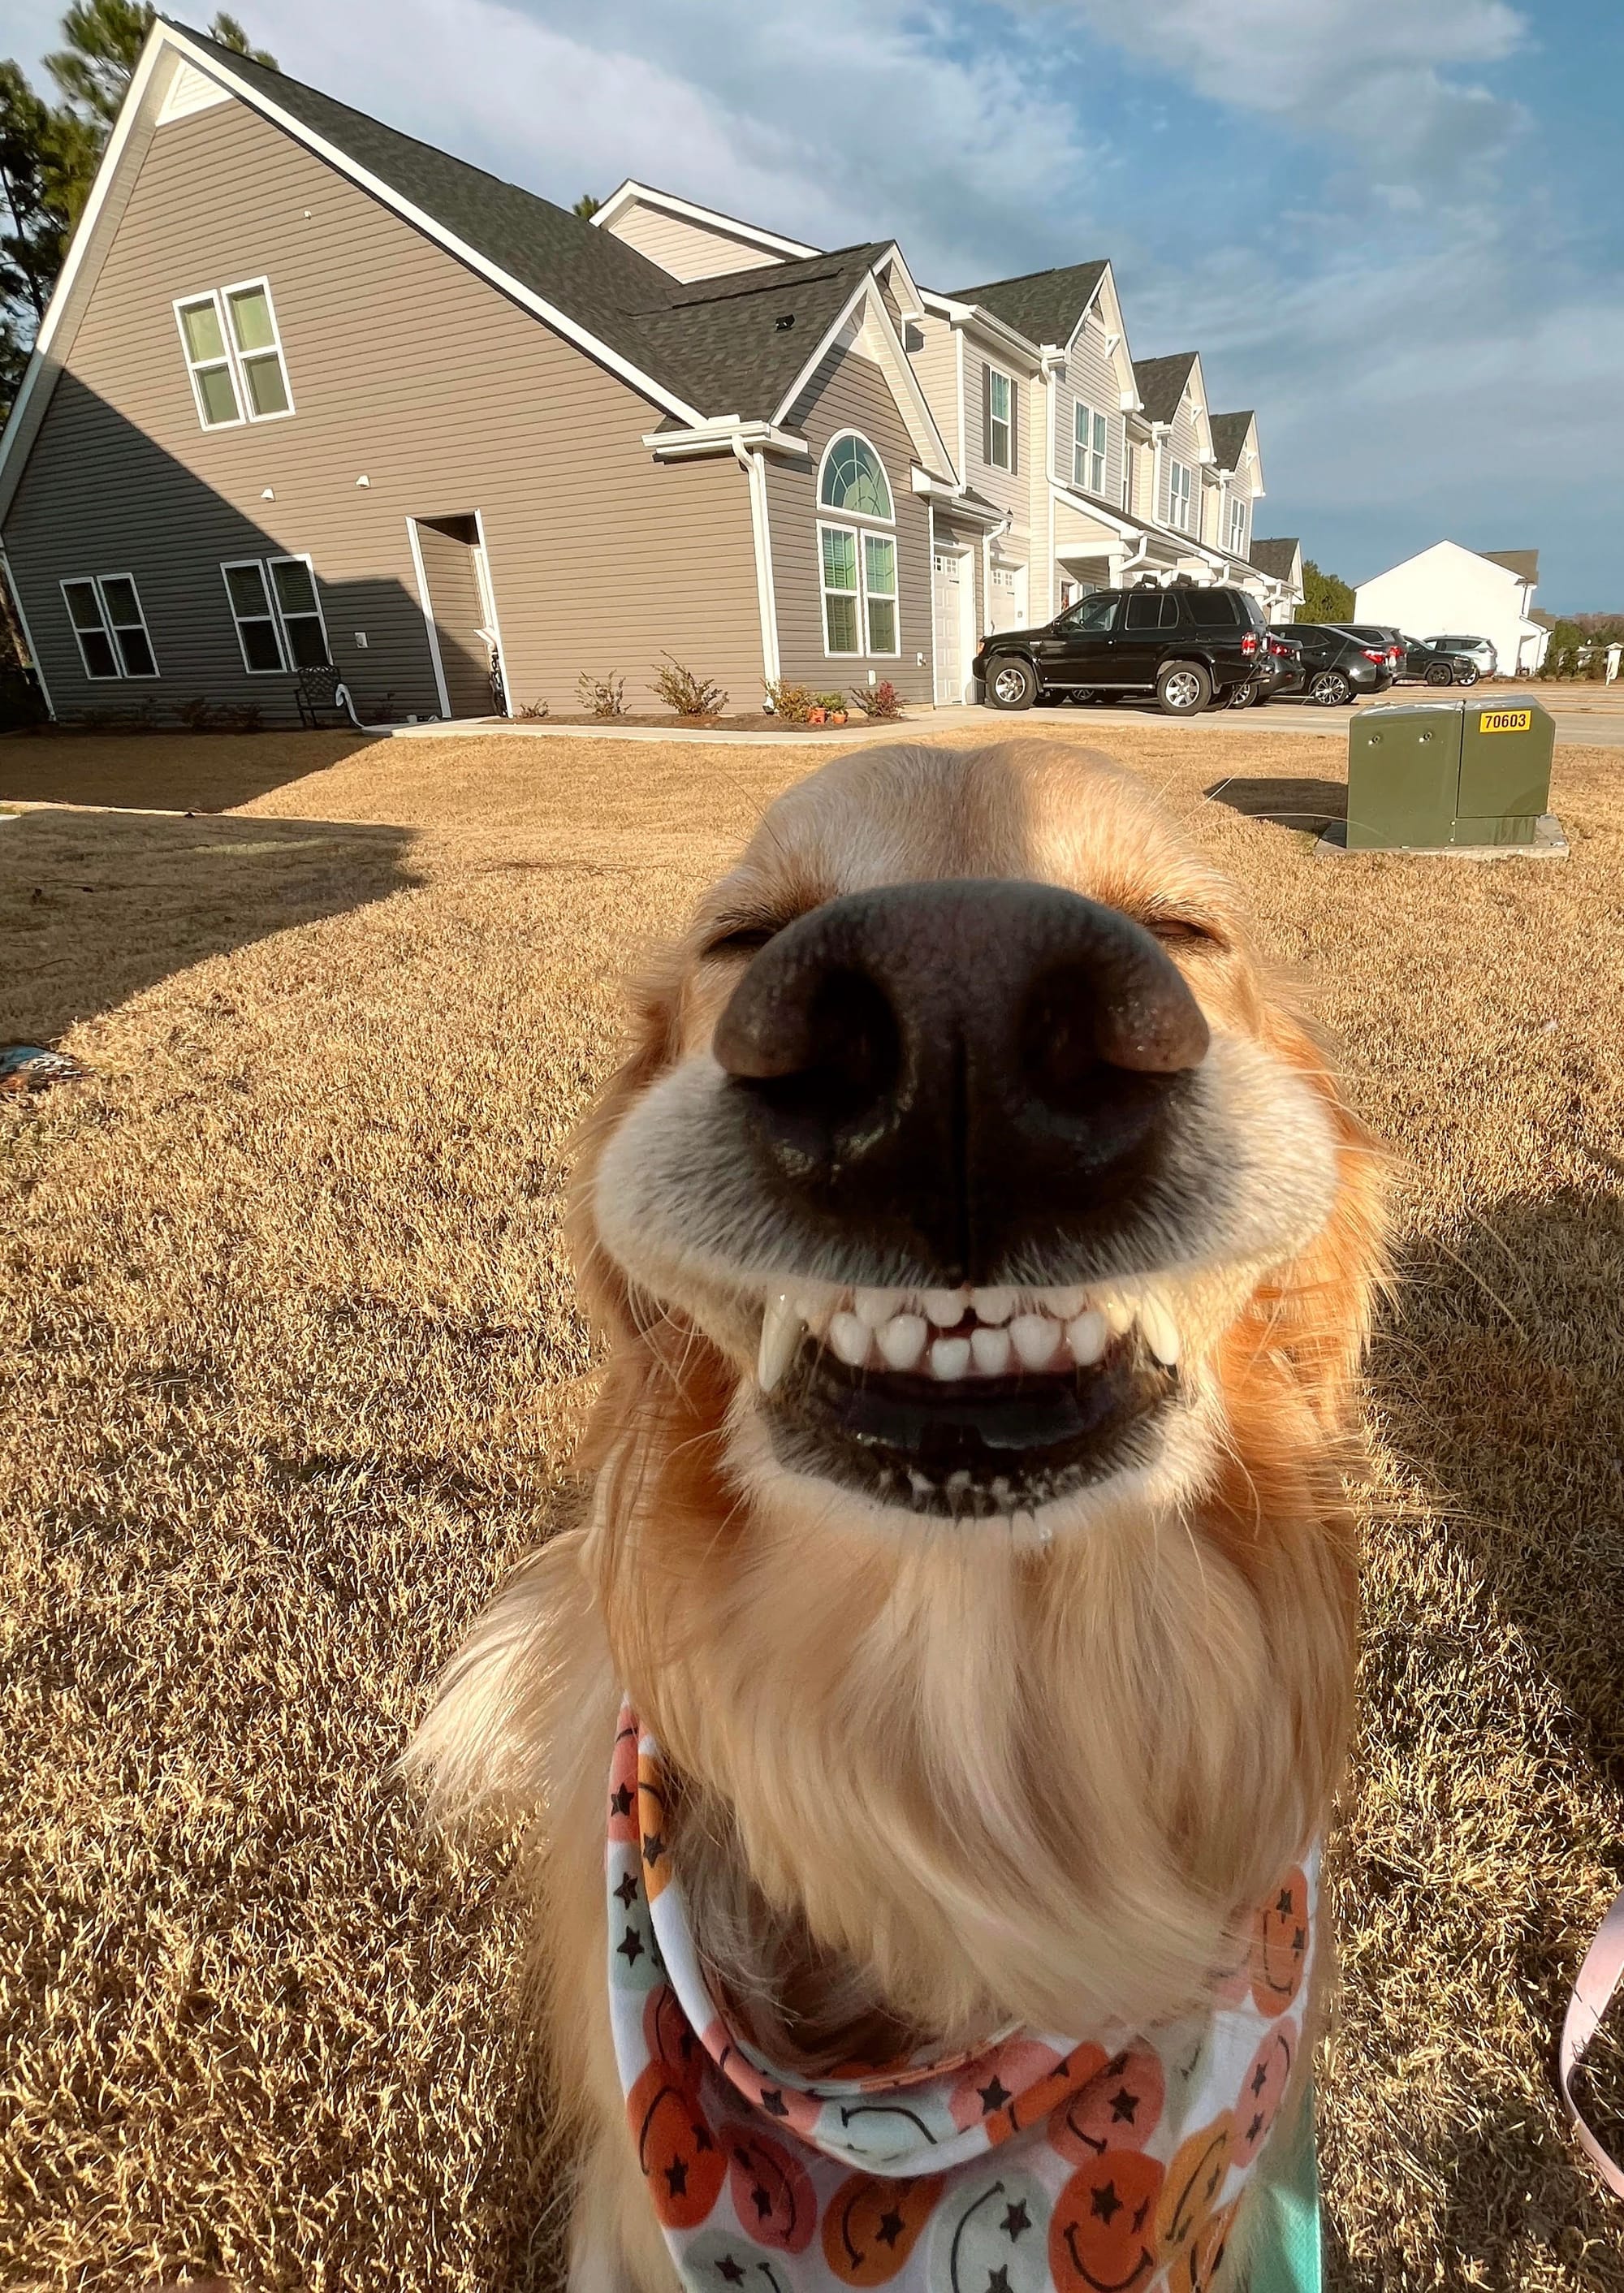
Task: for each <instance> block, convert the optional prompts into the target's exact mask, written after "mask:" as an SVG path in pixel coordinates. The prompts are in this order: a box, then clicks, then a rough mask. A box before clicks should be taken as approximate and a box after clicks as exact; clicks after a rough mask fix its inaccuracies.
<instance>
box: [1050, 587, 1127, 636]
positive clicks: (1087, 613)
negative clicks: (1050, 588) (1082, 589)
mask: <svg viewBox="0 0 1624 2293" xmlns="http://www.w3.org/2000/svg"><path fill="white" fill-rule="evenodd" d="M1116 610H1117V592H1116V590H1115V589H1096V590H1095V591H1094V593H1093V595H1092V596H1088V597H1083V598H1081V599H1079V601H1078V602H1077V604H1075V605H1074V606H1073V607H1072V609H1071V611H1070V612H1068V614H1067V615H1066V617H1065V619H1064V620H1062V622H1061V624H1060V626H1061V628H1065V629H1081V630H1084V631H1086V632H1087V634H1088V635H1089V636H1100V635H1101V634H1102V633H1103V632H1104V631H1105V630H1106V629H1107V628H1109V626H1110V620H1111V615H1112V614H1113V613H1114V612H1116Z"/></svg>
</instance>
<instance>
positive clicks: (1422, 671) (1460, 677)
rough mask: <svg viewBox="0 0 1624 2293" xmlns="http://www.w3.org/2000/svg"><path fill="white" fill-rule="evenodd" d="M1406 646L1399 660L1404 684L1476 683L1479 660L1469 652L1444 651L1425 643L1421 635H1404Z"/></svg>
mask: <svg viewBox="0 0 1624 2293" xmlns="http://www.w3.org/2000/svg"><path fill="white" fill-rule="evenodd" d="M1399 643H1400V644H1401V645H1402V646H1403V648H1404V651H1403V654H1402V657H1401V660H1400V661H1399V683H1400V684H1401V685H1475V684H1476V683H1477V679H1478V667H1477V663H1476V662H1475V661H1474V660H1473V658H1472V656H1471V654H1470V653H1469V652H1441V650H1440V649H1439V647H1438V646H1437V645H1427V644H1422V642H1421V640H1420V638H1419V637H1407V636H1401V637H1400V639H1399Z"/></svg>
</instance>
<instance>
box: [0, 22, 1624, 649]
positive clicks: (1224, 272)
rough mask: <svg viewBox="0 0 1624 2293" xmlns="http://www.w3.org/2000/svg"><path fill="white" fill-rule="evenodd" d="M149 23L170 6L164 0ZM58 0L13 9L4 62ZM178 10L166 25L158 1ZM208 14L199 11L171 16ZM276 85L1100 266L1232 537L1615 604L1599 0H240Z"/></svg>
mask: <svg viewBox="0 0 1624 2293" xmlns="http://www.w3.org/2000/svg"><path fill="white" fill-rule="evenodd" d="M172 5H175V0H172ZM57 12H58V11H57V7H56V6H54V5H47V4H43V0H6V25H5V29H6V33H7V35H9V39H10V43H11V45H12V46H13V47H14V50H15V52H16V53H17V54H18V55H19V57H20V60H21V61H24V62H26V63H32V62H33V61H35V60H36V59H37V56H38V54H39V53H40V52H41V51H42V50H43V49H44V48H45V47H46V46H48V45H50V44H51V40H52V36H53V29H54V20H55V17H56V14H57ZM175 12H176V13H183V12H184V11H183V10H182V9H181V8H180V7H179V6H178V5H175ZM205 12H206V10H205V7H204V6H202V5H199V6H198V8H197V14H198V16H199V18H201V17H202V16H203V15H204V14H205ZM237 12H238V13H240V15H242V16H243V17H244V18H245V19H246V20H248V25H249V28H250V30H251V31H252V33H253V34H254V36H256V39H258V40H260V41H262V42H264V44H265V45H269V46H270V47H271V48H272V50H273V51H274V52H275V53H276V54H277V56H278V59H279V61H280V63H281V65H282V67H283V69H285V70H288V71H291V72H293V73H295V74H296V75H297V76H298V77H302V78H306V79H311V80H313V81H315V82H316V83H317V84H318V85H321V86H323V87H326V88H327V89H329V91H330V92H331V93H333V94H335V95H338V96H341V97H344V98H345V99H346V100H348V101H352V102H354V103H356V104H359V105H360V106H361V107H362V108H363V109H370V110H373V111H376V112H378V114H379V116H380V117H384V118H386V119H388V120H390V121H392V122H394V124H395V125H397V126H402V127H404V128H406V129H408V130H410V132H411V133H413V134H419V135H423V136H425V137H426V138H428V139H429V140H430V141H432V142H439V143H443V144H444V145H446V146H447V147H448V148H449V149H451V150H455V151H459V152H460V153H462V154H463V155H464V156H465V157H467V158H472V159H475V160H477V161H478V162H479V163H480V164H481V165H483V166H488V167H491V168H493V169H494V170H496V171H497V172H498V173H499V174H504V175H507V176H508V177H510V178H512V179H513V180H515V181H516V182H523V183H525V184H527V185H529V186H530V187H531V188H532V189H533V190H539V191H541V192H543V193H545V194H546V195H547V196H548V197H550V198H555V199H564V200H569V199H573V198H575V197H576V195H577V194H578V193H579V192H580V191H581V190H587V189H591V190H596V191H597V192H599V193H600V194H602V193H604V192H605V191H607V190H611V189H612V188H613V185H614V184H615V183H616V182H619V181H620V180H621V177H622V176H623V175H627V174H635V175H639V176H641V177H643V178H644V179H645V180H646V181H650V182H656V183H661V184H664V185H666V186H667V187H669V188H670V189H672V190H679V191H681V192H684V193H685V194H686V195H687V196H689V197H691V198H694V199H700V200H704V201H709V202H712V203H714V204H716V205H718V206H719V207H726V208H727V209H729V210H730V211H732V212H734V213H737V214H744V215H752V216H755V217H756V218H758V219H759V220H760V221H762V222H764V223H769V224H773V225H775V226H776V227H778V228H779V229H781V230H783V231H788V232H790V233H792V234H793V235H794V236H796V237H799V238H804V239H811V240H814V241H816V242H817V243H819V244H824V245H830V246H833V245H838V244H841V243H844V242H849V241H851V240H857V239H871V238H877V237H884V236H892V235H894V236H895V237H897V239H899V240H900V241H901V244H902V246H903V249H904V252H905V255H906V256H907V258H908V261H909V263H910V265H911V267H912V268H913V270H914V274H915V276H916V277H918V278H920V279H921V280H922V281H924V282H925V283H926V284H929V285H931V286H938V287H946V288H951V287H955V286H959V285H962V284H963V283H964V282H965V281H967V280H975V279H982V278H987V277H989V276H994V275H997V274H998V273H1000V272H1012V271H1027V270H1033V269H1035V268H1037V267H1039V266H1041V265H1043V264H1044V263H1059V262H1070V261H1078V260H1082V259H1084V258H1086V257H1090V256H1094V255H1109V256H1110V257H1111V258H1112V260H1113V262H1114V263H1115V264H1116V266H1117V278H1118V283H1119V285H1120V287H1121V289H1122V295H1123V301H1124V305H1125V315H1126V320H1127V325H1128V328H1129V335H1130V341H1131V344H1132V346H1133V351H1134V353H1135V355H1136V356H1140V357H1149V356H1155V355H1157V354H1158V353H1161V352H1168V351H1175V350H1184V349H1188V348H1192V347H1193V348H1196V349H1198V350H1199V351H1200V352H1202V354H1203V358H1204V361H1205V366H1206V376H1207V383H1208V388H1209V390H1210V392H1211V393H1212V395H1213V401H1214V406H1215V407H1216V408H1218V409H1221V410H1222V409H1225V408H1230V407H1241V406H1255V407H1256V408H1257V409H1258V413H1259V417H1260V423H1261V430H1262V442H1263V463H1264V473H1265V476H1266V479H1267V482H1268V488H1269V497H1268V499H1267V500H1266V501H1265V502H1264V503H1263V505H1261V506H1260V511H1259V515H1258V530H1259V531H1263V532H1275V533H1299V534H1301V536H1302V537H1303V545H1304V547H1305V549H1306V551H1307V553H1308V554H1309V555H1311V556H1313V557H1316V558H1317V559H1318V560H1319V561H1320V563H1321V564H1323V565H1326V566H1328V567H1330V568H1331V569H1333V570H1335V571H1339V572H1341V573H1343V574H1344V576H1345V577H1346V578H1347V579H1351V580H1357V579H1360V577H1361V576H1363V575H1367V574H1369V573H1373V572H1376V571H1380V570H1381V569H1382V568H1383V567H1384V566H1385V565H1388V564H1391V563H1394V562H1395V561H1396V560H1397V559H1399V558H1401V557H1403V556H1406V555H1409V553H1410V552H1411V551H1412V550H1415V549H1417V548H1422V547H1425V546H1426V545H1427V544H1428V543H1430V542H1433V541H1435V540H1437V539H1440V538H1441V536H1444V535H1448V536H1449V537H1451V538H1452V539H1456V540H1458V541H1462V542H1465V543H1466V544H1467V545H1468V546H1469V547H1479V548H1488V549H1499V548H1526V547H1538V548H1539V551H1540V553H1541V560H1540V562H1541V572H1542V579H1541V585H1540V592H1539V603H1540V604H1544V605H1546V606H1547V607H1549V608H1551V609H1552V610H1556V611H1582V610H1585V609H1587V608H1594V609H1624V550H1620V541H1619V537H1620V532H1621V531H1624V201H1621V200H1620V196H1619V189H1620V160H1619V156H1618V153H1619V134H1618V127H1617V106H1618V101H1619V91H1620V88H1624V9H1620V7H1619V6H1618V4H1617V0H1546V4H1545V5H1543V6H1540V7H1538V8H1536V7H1534V6H1532V5H1530V4H1514V0H1412V4H1411V5H1410V6H1409V8H1408V9H1407V10H1399V11H1387V10H1377V9H1372V8H1370V7H1369V6H1368V4H1367V0H1223V4H1222V6H1215V5H1214V4H1212V0H1132V4H1129V0H928V4H923V5H915V4H897V0H863V4H862V5H861V6H860V7H858V8H855V9H854V8H851V7H849V6H840V7H836V6H832V5H830V4H828V0H824V5H823V6H822V7H821V8H808V5H807V4H806V0H620V4H618V5H617V6H616V8H615V9H614V10H613V12H608V11H605V10H601V9H599V8H596V7H592V6H582V5H581V0H511V4H507V0H340V4H337V5H335V4H333V0H239V5H238V9H237Z"/></svg>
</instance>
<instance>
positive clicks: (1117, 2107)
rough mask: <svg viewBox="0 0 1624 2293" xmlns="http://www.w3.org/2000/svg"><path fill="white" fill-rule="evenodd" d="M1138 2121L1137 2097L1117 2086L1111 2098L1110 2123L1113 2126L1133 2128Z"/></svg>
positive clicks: (1124, 2088) (1124, 2087) (1125, 2088)
mask: <svg viewBox="0 0 1624 2293" xmlns="http://www.w3.org/2000/svg"><path fill="white" fill-rule="evenodd" d="M1138 2120H1139V2096H1138V2095H1137V2094H1130V2093H1129V2092H1128V2089H1127V2087H1126V2086H1118V2087H1117V2091H1116V2093H1115V2094H1113V2095H1112V2096H1111V2123H1112V2124H1113V2125H1114V2126H1133V2125H1136V2124H1137V2123H1138Z"/></svg>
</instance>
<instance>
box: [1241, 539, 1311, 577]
mask: <svg viewBox="0 0 1624 2293" xmlns="http://www.w3.org/2000/svg"><path fill="white" fill-rule="evenodd" d="M1301 547H1303V545H1302V543H1301V542H1300V541H1299V540H1298V539H1297V537H1296V535H1295V533H1292V534H1287V535H1286V536H1285V537H1284V538H1283V539H1280V538H1277V539H1272V540H1267V541H1265V540H1261V539H1258V538H1257V537H1256V536H1254V537H1253V542H1252V563H1253V564H1254V565H1255V566H1256V568H1257V570H1258V571H1259V572H1260V573H1266V574H1267V575H1268V576H1269V578H1270V579H1271V581H1289V580H1290V579H1291V577H1292V575H1293V573H1295V571H1296V564H1297V552H1298V550H1299V549H1300V548H1301Z"/></svg>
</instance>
